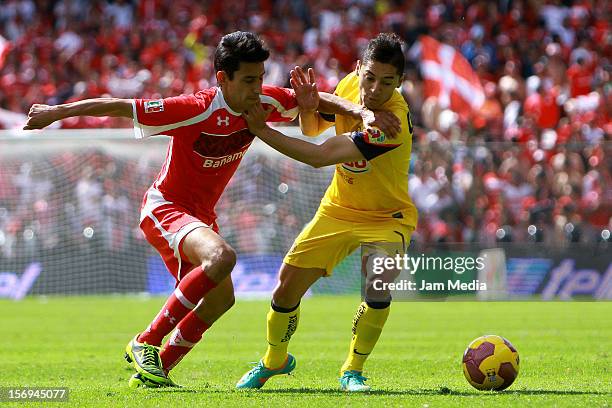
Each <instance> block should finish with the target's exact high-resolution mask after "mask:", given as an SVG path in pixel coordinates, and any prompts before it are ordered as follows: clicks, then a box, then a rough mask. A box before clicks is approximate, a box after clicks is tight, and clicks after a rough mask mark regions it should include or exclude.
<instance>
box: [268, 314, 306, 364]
mask: <svg viewBox="0 0 612 408" xmlns="http://www.w3.org/2000/svg"><path fill="white" fill-rule="evenodd" d="M299 320H300V306H299V305H298V307H297V308H296V309H295V310H292V311H291V312H288V313H283V312H277V311H276V310H274V309H273V308H270V311H269V312H268V335H267V340H268V350H267V351H266V354H265V356H264V358H263V363H264V366H266V367H267V368H272V369H276V368H279V367H280V366H282V365H283V364H284V363H285V360H286V359H287V347H288V346H289V340H291V336H292V335H293V333H295V330H296V329H297V325H298V321H299Z"/></svg>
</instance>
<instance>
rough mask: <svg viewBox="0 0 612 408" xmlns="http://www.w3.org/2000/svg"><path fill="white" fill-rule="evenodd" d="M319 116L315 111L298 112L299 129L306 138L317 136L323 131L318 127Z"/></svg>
mask: <svg viewBox="0 0 612 408" xmlns="http://www.w3.org/2000/svg"><path fill="white" fill-rule="evenodd" d="M319 119H320V116H319V114H318V113H317V112H316V111H313V112H300V129H301V130H302V133H304V134H305V135H306V136H318V135H320V134H321V132H322V131H323V129H322V128H321V127H320V126H319V123H320V122H319Z"/></svg>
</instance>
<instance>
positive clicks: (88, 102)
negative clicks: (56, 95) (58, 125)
mask: <svg viewBox="0 0 612 408" xmlns="http://www.w3.org/2000/svg"><path fill="white" fill-rule="evenodd" d="M53 110H54V112H55V114H56V117H57V119H56V120H61V119H65V118H69V117H73V116H113V117H124V118H131V117H132V115H133V114H132V102H131V100H129V99H118V98H95V99H84V100H82V101H77V102H71V103H65V104H62V105H56V106H54V107H53Z"/></svg>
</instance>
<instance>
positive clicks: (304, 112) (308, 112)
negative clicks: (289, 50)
mask: <svg viewBox="0 0 612 408" xmlns="http://www.w3.org/2000/svg"><path fill="white" fill-rule="evenodd" d="M289 82H290V83H291V87H292V88H293V91H294V92H295V98H296V100H297V103H298V107H299V109H300V129H302V133H304V134H305V135H306V136H318V135H320V134H321V133H322V132H323V131H325V129H327V128H328V127H330V126H331V123H329V122H327V121H325V120H323V118H321V116H320V115H319V114H318V112H317V108H318V107H319V91H318V90H317V83H316V80H315V73H314V70H313V69H312V68H308V75H306V73H305V72H304V70H303V69H302V68H301V67H298V66H296V67H295V68H294V69H292V70H291V79H290V80H289Z"/></svg>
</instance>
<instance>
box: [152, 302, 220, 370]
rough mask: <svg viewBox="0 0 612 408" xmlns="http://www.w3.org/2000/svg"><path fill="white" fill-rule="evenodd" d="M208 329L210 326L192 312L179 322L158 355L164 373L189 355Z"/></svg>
mask: <svg viewBox="0 0 612 408" xmlns="http://www.w3.org/2000/svg"><path fill="white" fill-rule="evenodd" d="M209 327H210V325H209V324H208V323H206V322H204V321H202V320H201V319H200V318H199V317H198V316H197V315H196V314H195V312H193V311H191V312H189V313H188V314H187V316H185V318H184V319H183V320H181V322H180V323H179V324H178V326H177V327H176V330H174V333H172V336H170V338H168V341H166V344H164V347H163V349H162V351H161V353H160V354H159V356H160V357H161V360H162V366H163V367H164V370H165V371H166V373H167V372H168V371H170V370H172V369H173V368H174V366H175V365H177V364H178V362H179V361H181V360H182V359H183V357H185V355H186V354H187V353H189V351H190V350H191V349H192V348H193V346H195V345H196V343H197V342H198V341H200V340H201V339H202V334H204V332H205V331H206V330H208V328H209Z"/></svg>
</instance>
